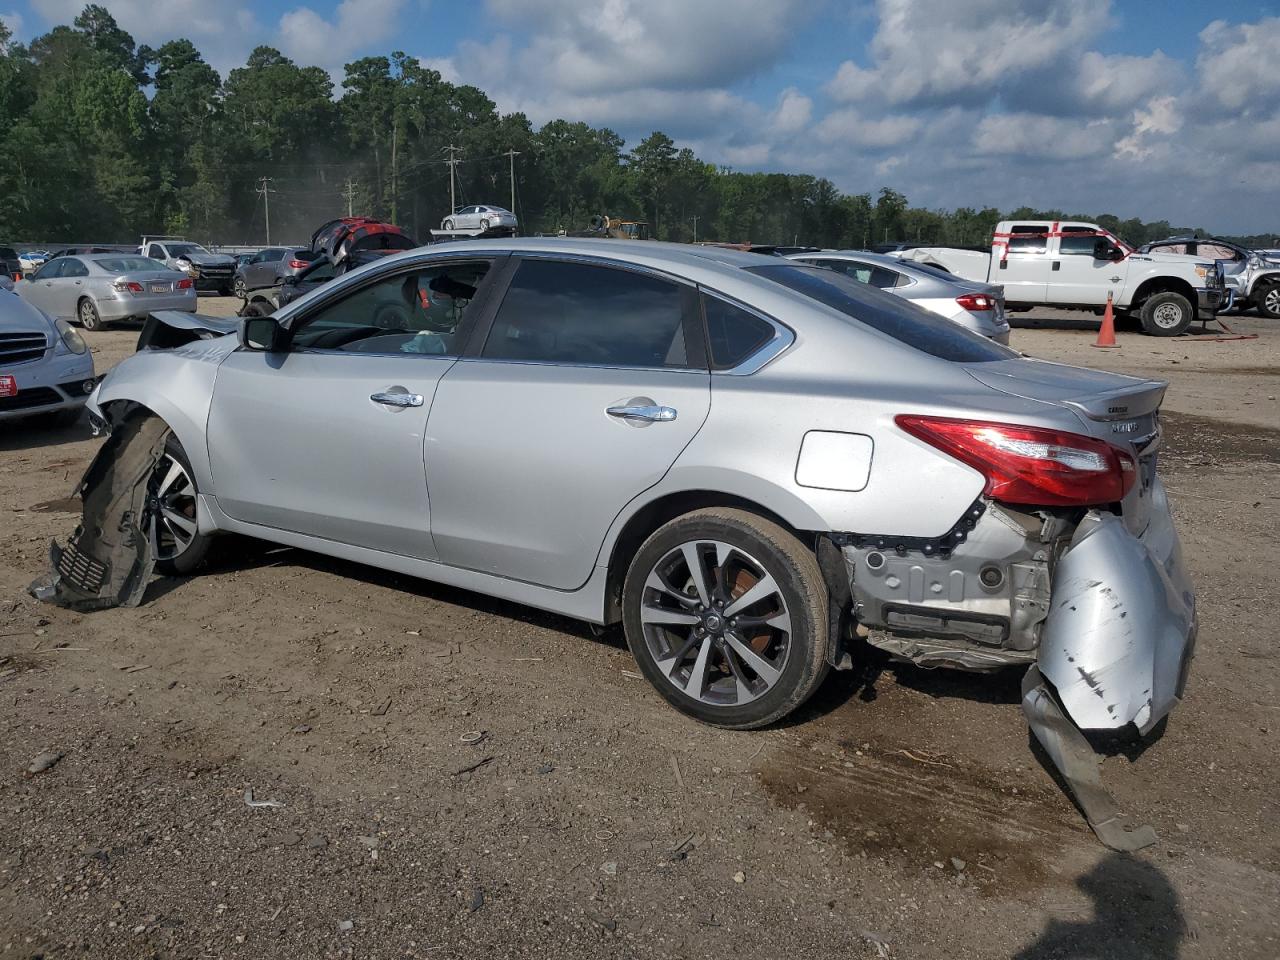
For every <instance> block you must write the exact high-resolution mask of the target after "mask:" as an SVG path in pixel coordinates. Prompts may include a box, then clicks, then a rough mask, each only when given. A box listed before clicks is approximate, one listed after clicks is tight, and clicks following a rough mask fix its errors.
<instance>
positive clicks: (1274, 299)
mask: <svg viewBox="0 0 1280 960" xmlns="http://www.w3.org/2000/svg"><path fill="white" fill-rule="evenodd" d="M1262 309H1263V311H1264V312H1265V313H1266V314H1267V315H1269V316H1272V317H1280V284H1276V285H1274V286H1272V287H1271V288H1270V289H1269V290H1267V295H1266V296H1265V297H1263V299H1262Z"/></svg>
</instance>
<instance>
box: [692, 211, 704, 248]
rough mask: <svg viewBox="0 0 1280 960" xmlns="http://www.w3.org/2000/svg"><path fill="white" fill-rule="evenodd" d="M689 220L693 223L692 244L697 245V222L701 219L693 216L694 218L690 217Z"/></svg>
mask: <svg viewBox="0 0 1280 960" xmlns="http://www.w3.org/2000/svg"><path fill="white" fill-rule="evenodd" d="M689 219H690V220H692V221H693V242H694V243H697V242H698V221H699V220H701V219H702V218H701V217H697V216H694V217H690V218H689Z"/></svg>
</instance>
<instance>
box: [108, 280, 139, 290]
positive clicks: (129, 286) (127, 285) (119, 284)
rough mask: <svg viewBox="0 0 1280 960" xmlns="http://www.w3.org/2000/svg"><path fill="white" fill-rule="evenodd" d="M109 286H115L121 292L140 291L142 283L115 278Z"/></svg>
mask: <svg viewBox="0 0 1280 960" xmlns="http://www.w3.org/2000/svg"><path fill="white" fill-rule="evenodd" d="M111 286H113V287H115V288H116V289H117V290H119V291H120V292H121V293H126V292H127V293H141V292H142V284H140V283H137V282H135V281H133V280H117V281H116V282H115V283H113V284H112V285H111Z"/></svg>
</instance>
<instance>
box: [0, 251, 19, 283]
mask: <svg viewBox="0 0 1280 960" xmlns="http://www.w3.org/2000/svg"><path fill="white" fill-rule="evenodd" d="M0 265H2V266H3V268H4V275H5V276H6V277H8V278H9V279H10V280H14V281H17V280H21V279H22V262H21V261H20V260H19V259H18V251H17V250H15V249H13V247H0Z"/></svg>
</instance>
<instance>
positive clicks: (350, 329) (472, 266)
mask: <svg viewBox="0 0 1280 960" xmlns="http://www.w3.org/2000/svg"><path fill="white" fill-rule="evenodd" d="M488 271H489V264H488V263H487V262H485V261H471V262H468V263H449V264H439V265H435V266H431V267H426V268H423V269H420V270H415V271H414V272H412V273H398V274H396V275H394V276H391V277H386V278H384V279H382V280H379V281H377V282H376V283H371V284H369V285H367V286H364V287H361V288H360V289H358V290H355V291H353V292H352V293H350V294H348V295H347V296H345V297H343V298H342V299H341V300H338V301H337V302H336V303H331V304H329V305H328V306H325V307H322V308H320V310H318V311H317V312H316V313H315V314H314V315H312V316H311V317H309V318H308V319H307V320H306V321H304V322H303V324H302V326H301V327H300V328H299V330H298V331H297V333H295V334H294V338H293V345H294V347H295V348H298V349H304V350H308V349H309V350H344V351H348V352H352V353H393V354H395V353H404V354H427V355H430V356H453V355H455V354H456V353H457V351H458V350H459V349H460V348H461V345H462V337H461V327H462V322H463V318H464V316H465V315H466V311H467V307H468V306H469V305H470V303H471V301H472V299H473V298H474V297H475V295H476V290H477V289H478V288H479V286H480V283H481V281H482V280H483V279H484V276H485V274H486V273H488Z"/></svg>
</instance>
